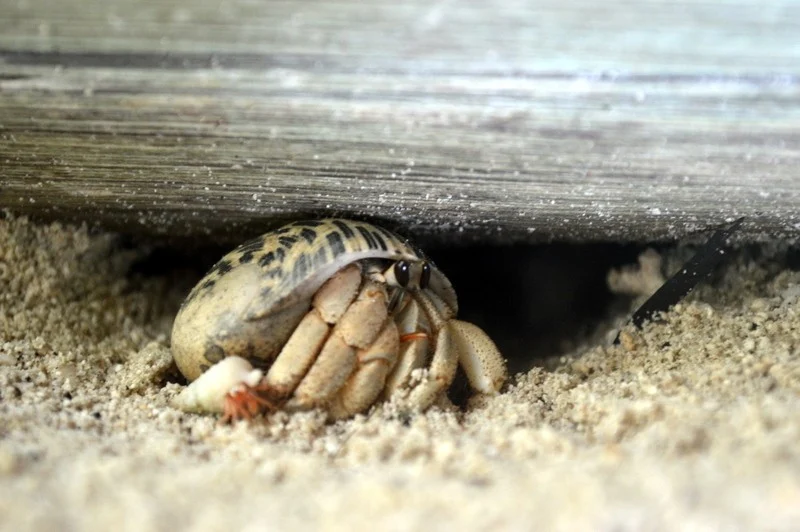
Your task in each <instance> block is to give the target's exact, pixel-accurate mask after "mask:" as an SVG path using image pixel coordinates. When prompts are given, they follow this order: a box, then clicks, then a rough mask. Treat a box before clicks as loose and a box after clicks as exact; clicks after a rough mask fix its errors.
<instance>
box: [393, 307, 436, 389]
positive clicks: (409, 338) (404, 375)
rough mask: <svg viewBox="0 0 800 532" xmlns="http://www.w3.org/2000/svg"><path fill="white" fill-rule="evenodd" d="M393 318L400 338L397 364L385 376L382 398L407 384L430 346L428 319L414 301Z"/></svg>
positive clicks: (421, 365) (426, 358) (420, 366)
mask: <svg viewBox="0 0 800 532" xmlns="http://www.w3.org/2000/svg"><path fill="white" fill-rule="evenodd" d="M395 320H396V323H397V334H398V336H399V338H400V339H401V341H400V354H399V357H398V361H397V364H396V365H395V366H394V369H393V370H392V372H391V373H390V374H389V376H388V377H387V378H386V386H385V390H384V398H387V399H388V398H389V397H391V396H392V395H393V394H394V393H395V392H396V391H397V390H399V389H401V388H403V387H404V386H405V385H407V384H408V380H409V378H410V376H411V372H412V371H414V370H415V369H417V368H422V367H424V366H425V364H426V363H427V361H428V348H429V346H430V340H429V338H430V327H429V325H428V319H427V318H426V317H425V314H424V313H423V312H422V310H421V309H420V308H419V305H418V304H417V302H416V301H414V300H413V299H411V300H410V301H408V304H406V306H405V307H404V308H403V310H402V311H400V313H399V314H398V315H397V317H396V318H395Z"/></svg>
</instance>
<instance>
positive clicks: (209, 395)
mask: <svg viewBox="0 0 800 532" xmlns="http://www.w3.org/2000/svg"><path fill="white" fill-rule="evenodd" d="M263 377H264V374H263V372H262V371H261V370H258V369H253V366H252V365H251V364H250V362H248V361H247V360H245V359H243V358H241V357H235V356H232V357H227V358H223V359H222V360H220V361H219V362H217V363H216V364H214V365H213V366H211V367H210V368H209V369H208V371H206V372H205V373H203V374H202V375H200V376H199V377H198V378H197V379H196V380H195V381H194V382H192V383H191V384H190V385H189V386H187V387H186V388H184V389H183V391H181V393H179V394H178V395H177V397H175V399H174V400H173V403H172V404H173V406H175V407H177V408H179V409H181V410H183V411H185V412H197V413H209V412H210V413H226V407H227V403H228V397H229V396H230V395H231V394H232V393H236V392H238V390H239V389H241V388H242V387H245V389H246V388H247V387H249V388H254V387H256V386H257V385H258V384H259V383H260V382H261V380H262V378H263Z"/></svg>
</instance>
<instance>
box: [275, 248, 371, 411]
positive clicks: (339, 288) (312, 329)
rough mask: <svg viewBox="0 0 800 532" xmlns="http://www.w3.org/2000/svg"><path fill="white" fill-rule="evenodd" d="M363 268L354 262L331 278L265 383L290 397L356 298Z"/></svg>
mask: <svg viewBox="0 0 800 532" xmlns="http://www.w3.org/2000/svg"><path fill="white" fill-rule="evenodd" d="M360 285H361V268H360V267H359V266H358V265H357V264H352V265H350V266H348V267H347V268H345V269H343V270H342V271H340V272H339V273H337V274H336V275H334V276H333V277H331V278H330V279H329V280H328V281H327V282H326V283H325V284H324V285H322V287H321V288H320V289H319V290H318V291H317V293H316V294H315V296H314V299H313V300H312V308H311V310H310V311H309V312H308V314H306V315H305V317H304V318H303V320H302V321H301V322H300V324H299V325H298V326H297V328H296V329H295V330H294V332H293V333H292V335H291V336H290V337H289V340H287V342H286V344H285V345H284V346H283V348H282V349H281V352H280V353H279V354H278V356H277V358H276V359H275V362H273V364H272V366H270V368H269V371H268V372H267V376H266V378H265V383H266V384H267V385H268V386H269V387H271V388H273V389H274V390H276V391H277V392H278V393H279V394H280V395H281V396H284V397H288V396H289V395H290V394H291V393H292V392H293V391H294V390H295V388H296V387H297V385H298V384H299V383H300V381H301V380H302V379H303V377H305V375H306V373H308V370H309V368H310V367H311V366H312V364H314V361H315V360H316V359H317V355H319V354H320V351H321V350H322V348H323V345H324V344H325V341H326V340H327V339H328V335H329V333H330V330H331V325H332V324H334V323H336V322H337V321H338V320H339V319H340V318H341V317H342V315H343V314H344V313H345V312H346V311H347V308H348V307H349V306H350V304H351V303H352V302H353V300H354V299H355V298H356V295H357V294H358V288H359V286H360Z"/></svg>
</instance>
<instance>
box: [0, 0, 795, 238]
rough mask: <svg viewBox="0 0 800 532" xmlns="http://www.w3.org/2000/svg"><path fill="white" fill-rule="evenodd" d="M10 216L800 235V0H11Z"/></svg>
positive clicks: (3, 68) (248, 228)
mask: <svg viewBox="0 0 800 532" xmlns="http://www.w3.org/2000/svg"><path fill="white" fill-rule="evenodd" d="M3 3H5V4H7V5H5V6H2V5H0V7H1V8H2V12H3V13H4V15H3V16H2V17H0V135H2V137H0V165H1V166H0V183H2V184H1V185H0V208H7V209H10V210H11V211H12V212H15V213H21V214H29V215H33V216H35V217H38V218H47V219H54V218H55V219H66V220H85V221H89V222H91V223H94V224H98V225H100V226H102V227H106V228H111V229H117V230H123V231H127V232H139V233H146V234H159V235H172V236H179V237H180V236H194V237H198V236H199V237H203V238H207V237H209V238H214V239H217V240H220V241H228V240H241V239H242V238H244V237H245V236H247V235H249V234H252V233H255V232H259V231H261V230H263V229H264V228H266V227H269V226H271V225H274V224H276V223H279V222H281V221H283V220H286V219H289V218H296V217H298V216H310V215H315V216H316V215H321V214H339V215H348V216H357V217H365V218H368V219H373V220H379V221H383V222H384V223H386V224H388V225H391V226H393V227H395V228H398V229H400V230H403V231H406V232H412V233H414V234H415V235H422V236H424V235H429V236H435V237H438V238H441V239H445V240H448V241H459V242H462V241H463V242H466V241H476V240H481V241H492V242H509V241H541V240H551V239H566V240H645V239H647V240H658V239H671V238H677V237H680V236H682V235H685V234H687V233H691V232H694V231H698V230H701V229H703V228H705V227H708V226H711V225H715V224H718V223H721V222H724V221H729V220H731V219H734V218H737V217H740V216H746V217H747V223H746V224H745V226H744V229H743V233H744V234H745V235H746V237H747V238H748V239H751V240H764V239H767V238H773V237H795V236H796V235H797V234H798V232H800V176H798V168H800V81H799V79H800V78H798V76H800V39H799V38H798V37H797V36H798V35H800V2H797V1H788V0H772V1H765V2H758V1H755V0H752V1H738V2H736V1H732V0H726V1H719V2H699V1H691V2H669V1H666V0H665V1H660V0H659V1H656V0H635V1H631V0H627V1H626V0H608V1H605V2H594V1H591V2H590V1H584V0H578V1H571V2H563V1H559V2H557V1H554V0H547V1H538V2H536V1H500V0H497V1H484V2H477V1H476V2H466V1H442V2H423V1H421V0H412V1H406V2H401V3H398V2H389V1H388V0H381V1H376V2H371V3H361V2H356V1H351V2H348V1H339V0H337V1H313V0H300V1H284V2H279V1H274V0H270V1H262V2H253V1H248V0H231V1H225V2H211V1H208V0H202V1H198V0H192V1H190V0H166V1H160V2H155V1H151V2H142V1H138V0H136V1H135V0H116V1H114V2H108V1H101V0H87V1H81V0H50V1H35V0H32V1H29V2H11V1H3V0H0V4H3Z"/></svg>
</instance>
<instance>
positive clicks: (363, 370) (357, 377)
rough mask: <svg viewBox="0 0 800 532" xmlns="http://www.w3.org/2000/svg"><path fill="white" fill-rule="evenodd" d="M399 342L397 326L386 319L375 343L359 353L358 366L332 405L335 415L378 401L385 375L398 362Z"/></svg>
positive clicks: (362, 408) (363, 408) (364, 407)
mask: <svg viewBox="0 0 800 532" xmlns="http://www.w3.org/2000/svg"><path fill="white" fill-rule="evenodd" d="M398 344H399V342H398V335H397V325H395V323H394V321H393V320H391V319H387V320H386V325H384V327H383V330H382V331H381V333H380V334H379V335H378V337H377V338H376V339H375V341H374V342H373V343H372V345H370V346H369V347H367V348H366V349H359V350H358V351H357V352H356V356H357V358H358V368H357V369H356V371H355V372H354V373H353V374H352V375H351V376H350V378H349V379H348V380H347V382H346V383H345V385H344V386H343V387H342V389H341V390H340V391H339V394H338V395H337V396H336V397H335V398H334V400H333V401H332V402H331V404H330V405H329V409H328V410H329V412H330V414H331V416H332V417H333V418H335V419H342V418H346V417H349V416H352V415H353V414H358V413H359V412H363V411H364V410H366V409H367V408H369V407H370V406H371V405H372V404H373V403H374V402H375V399H377V398H378V395H380V393H381V391H382V390H383V388H384V385H385V382H386V376H387V375H388V374H389V372H390V371H391V370H392V368H393V367H394V365H395V363H396V362H397V355H398V349H399V345H398Z"/></svg>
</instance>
